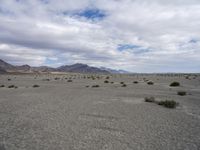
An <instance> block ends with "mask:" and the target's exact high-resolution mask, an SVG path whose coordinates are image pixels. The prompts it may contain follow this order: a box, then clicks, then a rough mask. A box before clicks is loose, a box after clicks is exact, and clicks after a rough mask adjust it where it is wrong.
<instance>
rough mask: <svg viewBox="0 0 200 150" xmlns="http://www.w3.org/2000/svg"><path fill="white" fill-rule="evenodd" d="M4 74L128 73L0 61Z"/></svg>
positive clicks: (0, 67) (81, 66)
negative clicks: (13, 63)
mask: <svg viewBox="0 0 200 150" xmlns="http://www.w3.org/2000/svg"><path fill="white" fill-rule="evenodd" d="M5 72H21V73H36V72H37V73H42V72H77V73H102V74H109V73H115V74H117V73H128V72H126V71H123V70H113V69H109V68H105V67H101V68H97V67H92V66H88V65H86V64H81V63H77V64H73V65H64V66H60V67H58V68H52V67H48V66H39V67H32V66H29V65H22V66H15V65H12V64H9V63H7V62H5V61H3V60H1V59H0V73H5Z"/></svg>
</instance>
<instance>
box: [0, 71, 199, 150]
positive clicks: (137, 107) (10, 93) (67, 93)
mask: <svg viewBox="0 0 200 150" xmlns="http://www.w3.org/2000/svg"><path fill="white" fill-rule="evenodd" d="M84 76H86V77H87V75H81V74H75V75H72V74H66V75H38V76H36V75H1V76H0V86H1V85H5V87H1V88H0V150H58V149H59V150H161V149H162V150H200V76H197V77H196V78H195V79H193V77H192V78H191V79H190V80H188V79H185V77H184V76H177V77H175V76H156V75H148V76H147V75H146V76H145V75H138V76H130V75H129V76H128V75H113V76H112V77H110V78H109V79H107V80H109V81H110V82H114V83H112V84H111V83H104V81H105V80H106V79H105V78H106V76H100V75H99V76H100V78H99V79H97V78H95V80H93V79H91V78H90V79H87V78H84ZM88 76H89V75H88ZM94 76H97V75H94ZM56 77H57V78H59V79H57V80H55V78H56ZM69 78H72V80H73V82H67V81H68V79H69ZM144 78H146V79H148V80H151V81H153V82H154V85H147V83H146V82H145V81H144ZM8 79H11V80H10V81H8ZM45 79H50V81H45ZM133 81H138V82H139V83H138V84H134V83H133ZM173 81H179V82H180V83H181V86H180V87H170V86H169V84H170V83H171V82H173ZM120 82H124V83H125V84H126V85H127V86H126V87H121V84H120ZM35 84H37V85H39V86H40V87H37V88H33V87H32V86H33V85H35ZM9 85H15V86H17V87H18V88H8V86H9ZM92 85H99V86H100V87H98V88H92V87H91V86H92ZM86 86H89V87H86ZM180 90H183V91H186V92H187V95H186V96H178V95H177V91H180ZM147 96H154V97H155V98H156V99H157V100H166V99H169V100H171V99H172V100H175V101H177V102H179V104H180V105H179V106H178V107H177V108H176V109H169V108H164V107H162V106H159V105H157V104H154V103H146V102H144V97H147Z"/></svg>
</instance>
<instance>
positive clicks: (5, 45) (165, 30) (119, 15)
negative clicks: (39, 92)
mask: <svg viewBox="0 0 200 150" xmlns="http://www.w3.org/2000/svg"><path fill="white" fill-rule="evenodd" d="M199 26H200V2H199V0H190V1H188V0H176V1H172V0H169V1H163V0H143V1H141V0H109V1H107V0H84V1H82V0H73V1H72V0H67V1H66V0H36V1H31V0H18V1H15V0H1V1H0V33H1V34H0V58H1V59H5V60H7V61H10V62H14V63H16V64H25V63H28V64H32V65H36V66H37V65H52V66H58V65H63V64H72V63H76V62H79V63H87V64H89V65H94V66H105V67H111V68H116V69H126V70H130V71H133V72H170V71H174V72H176V71H179V72H199V71H200V69H199V68H200V67H199V66H200V60H199V57H200V51H199V48H200V30H199ZM31 56H34V57H31Z"/></svg>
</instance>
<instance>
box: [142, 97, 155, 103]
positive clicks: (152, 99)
mask: <svg viewBox="0 0 200 150" xmlns="http://www.w3.org/2000/svg"><path fill="white" fill-rule="evenodd" d="M144 100H145V102H150V103H154V102H155V98H154V97H145V98H144Z"/></svg>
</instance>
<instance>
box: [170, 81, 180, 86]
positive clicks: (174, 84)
mask: <svg viewBox="0 0 200 150" xmlns="http://www.w3.org/2000/svg"><path fill="white" fill-rule="evenodd" d="M170 86H180V83H179V82H176V81H174V82H172V83H171V84H170Z"/></svg>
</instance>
